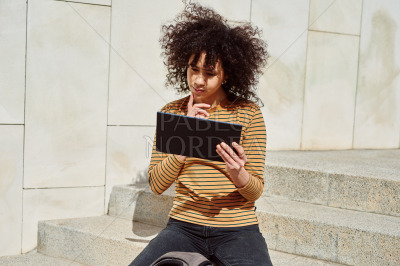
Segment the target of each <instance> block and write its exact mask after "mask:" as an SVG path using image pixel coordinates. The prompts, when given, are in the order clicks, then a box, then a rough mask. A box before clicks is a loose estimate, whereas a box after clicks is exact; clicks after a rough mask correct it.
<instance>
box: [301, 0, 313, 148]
mask: <svg viewBox="0 0 400 266" xmlns="http://www.w3.org/2000/svg"><path fill="white" fill-rule="evenodd" d="M310 10H311V0H310V1H308V21H307V24H308V25H309V23H310ZM308 27H310V26H308ZM308 32H309V30H308V31H307V43H306V58H305V59H306V60H305V62H304V83H303V109H302V112H301V130H300V145H299V146H300V147H299V148H300V150H302V149H303V131H304V109H305V100H306V81H307V62H308Z"/></svg>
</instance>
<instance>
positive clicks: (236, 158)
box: [217, 142, 250, 188]
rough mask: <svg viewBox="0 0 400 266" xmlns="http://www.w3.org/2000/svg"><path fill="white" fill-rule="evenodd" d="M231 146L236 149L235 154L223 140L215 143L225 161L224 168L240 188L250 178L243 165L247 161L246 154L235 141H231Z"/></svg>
mask: <svg viewBox="0 0 400 266" xmlns="http://www.w3.org/2000/svg"><path fill="white" fill-rule="evenodd" d="M232 146H233V147H234V148H235V149H236V151H237V154H236V153H235V152H234V150H232V148H231V147H229V145H228V144H226V143H225V142H222V143H221V144H218V145H217V153H218V154H219V156H221V158H222V159H223V160H224V161H225V163H226V170H227V171H228V173H229V174H230V176H231V178H232V181H233V183H234V184H235V186H236V187H238V188H242V187H244V186H245V185H246V184H247V183H248V182H249V180H250V174H249V173H248V172H247V171H246V169H244V165H245V164H246V162H247V156H246V154H245V152H244V149H243V147H242V146H240V145H239V144H237V143H236V142H233V143H232Z"/></svg>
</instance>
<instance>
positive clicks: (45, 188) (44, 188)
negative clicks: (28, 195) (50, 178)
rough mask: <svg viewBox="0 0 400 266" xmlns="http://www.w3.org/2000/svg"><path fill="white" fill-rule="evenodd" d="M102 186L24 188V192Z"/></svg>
mask: <svg viewBox="0 0 400 266" xmlns="http://www.w3.org/2000/svg"><path fill="white" fill-rule="evenodd" d="M102 187H104V186H79V187H38V188H24V190H26V191H28V190H47V189H65V188H66V189H74V188H102Z"/></svg>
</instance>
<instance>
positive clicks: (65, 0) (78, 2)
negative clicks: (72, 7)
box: [54, 0, 111, 7]
mask: <svg viewBox="0 0 400 266" xmlns="http://www.w3.org/2000/svg"><path fill="white" fill-rule="evenodd" d="M54 1H58V2H68V3H76V4H84V5H91V6H106V7H111V4H110V5H105V4H95V3H86V2H83V1H82V2H80V1H68V0H54Z"/></svg>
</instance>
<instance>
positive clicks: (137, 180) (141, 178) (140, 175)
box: [131, 167, 149, 185]
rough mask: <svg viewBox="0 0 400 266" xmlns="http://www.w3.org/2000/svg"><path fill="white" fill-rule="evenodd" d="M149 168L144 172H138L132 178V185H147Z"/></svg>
mask: <svg viewBox="0 0 400 266" xmlns="http://www.w3.org/2000/svg"><path fill="white" fill-rule="evenodd" d="M148 169H149V168H148V167H146V168H145V169H144V170H142V171H138V172H137V174H136V176H134V177H132V181H131V184H132V185H134V184H147V171H148Z"/></svg>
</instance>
